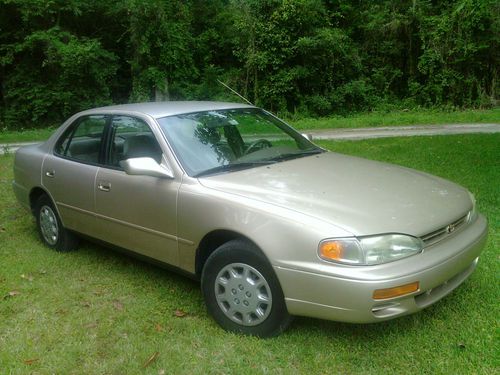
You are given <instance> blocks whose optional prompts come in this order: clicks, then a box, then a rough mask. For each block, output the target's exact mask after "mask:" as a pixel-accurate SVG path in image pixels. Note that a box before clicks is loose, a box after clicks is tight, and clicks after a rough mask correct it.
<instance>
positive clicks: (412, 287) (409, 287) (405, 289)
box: [373, 281, 420, 299]
mask: <svg viewBox="0 0 500 375" xmlns="http://www.w3.org/2000/svg"><path fill="white" fill-rule="evenodd" d="M419 287H420V286H419V282H418V281H415V282H414V283H411V284H405V285H400V286H396V287H394V288H387V289H377V290H375V291H374V292H373V299H387V298H394V297H399V296H404V295H405V294H410V293H413V292H416V291H418V289H419Z"/></svg>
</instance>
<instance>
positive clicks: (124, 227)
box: [94, 116, 180, 265]
mask: <svg viewBox="0 0 500 375" xmlns="http://www.w3.org/2000/svg"><path fill="white" fill-rule="evenodd" d="M109 134H110V141H109V144H110V145H111V146H110V151H109V155H108V157H107V162H106V165H105V166H103V167H102V168H100V169H99V171H98V173H97V176H96V180H95V187H94V188H95V202H96V218H97V223H98V227H99V228H98V238H100V239H102V240H104V241H106V242H109V243H112V244H115V245H118V246H120V247H123V248H126V249H129V250H132V251H134V252H137V253H140V254H143V255H146V256H148V257H151V258H154V259H158V260H160V261H162V262H165V263H169V264H172V265H178V250H177V228H176V216H177V212H176V210H177V191H178V189H179V185H180V182H179V181H178V180H176V179H163V178H158V177H149V176H130V175H127V174H126V173H125V172H124V171H123V170H122V169H121V167H120V164H119V162H120V161H121V160H125V159H128V158H134V157H152V158H153V159H155V160H156V161H157V162H162V151H161V148H160V146H159V144H158V142H157V140H156V139H155V137H154V134H153V133H152V131H151V129H150V128H149V126H148V125H147V124H146V123H145V122H144V121H142V120H140V119H137V118H134V117H129V116H115V117H113V119H112V121H111V126H110V130H109Z"/></svg>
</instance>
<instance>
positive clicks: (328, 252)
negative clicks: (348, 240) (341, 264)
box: [319, 241, 344, 261]
mask: <svg viewBox="0 0 500 375" xmlns="http://www.w3.org/2000/svg"><path fill="white" fill-rule="evenodd" d="M343 252H344V246H342V243H341V242H340V241H329V242H323V243H322V244H321V245H320V248H319V253H320V255H321V256H322V257H323V258H325V259H331V260H336V261H340V260H342V255H343Z"/></svg>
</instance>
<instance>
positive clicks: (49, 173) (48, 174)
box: [45, 170, 56, 178]
mask: <svg viewBox="0 0 500 375" xmlns="http://www.w3.org/2000/svg"><path fill="white" fill-rule="evenodd" d="M55 175H56V172H55V171H53V170H52V171H47V172H45V176H47V177H50V178H53V177H54V176H55Z"/></svg>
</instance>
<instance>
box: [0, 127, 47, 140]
mask: <svg viewBox="0 0 500 375" xmlns="http://www.w3.org/2000/svg"><path fill="white" fill-rule="evenodd" d="M55 129H56V128H55V127H48V128H44V129H30V130H21V131H13V130H2V131H1V132H0V143H17V142H31V141H45V140H46V139H48V138H49V137H50V136H51V135H52V133H53V132H54V130H55Z"/></svg>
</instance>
